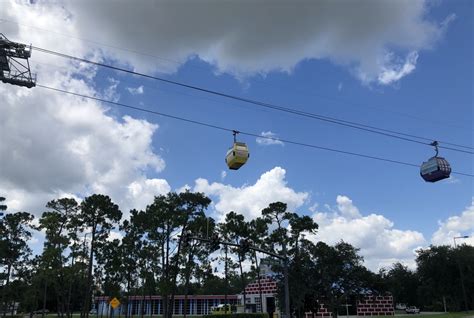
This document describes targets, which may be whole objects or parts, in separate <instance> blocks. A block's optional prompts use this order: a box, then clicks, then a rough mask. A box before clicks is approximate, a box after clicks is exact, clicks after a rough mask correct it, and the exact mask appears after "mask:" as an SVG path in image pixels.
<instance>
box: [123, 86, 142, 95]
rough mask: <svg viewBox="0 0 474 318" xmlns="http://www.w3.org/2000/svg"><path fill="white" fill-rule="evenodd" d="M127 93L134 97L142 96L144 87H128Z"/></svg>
mask: <svg viewBox="0 0 474 318" xmlns="http://www.w3.org/2000/svg"><path fill="white" fill-rule="evenodd" d="M127 91H128V92H129V93H130V94H132V95H141V94H143V93H144V89H143V85H140V86H138V87H127Z"/></svg>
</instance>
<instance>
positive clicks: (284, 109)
mask: <svg viewBox="0 0 474 318" xmlns="http://www.w3.org/2000/svg"><path fill="white" fill-rule="evenodd" d="M33 48H34V49H35V50H38V51H40V52H43V53H47V54H52V55H56V56H59V57H63V58H68V59H72V60H76V61H80V62H84V63H89V64H93V65H97V66H101V67H105V68H109V69H112V70H116V71H120V72H125V73H128V74H132V75H137V76H141V77H145V78H149V79H154V80H157V81H161V82H165V83H168V84H172V85H177V86H181V87H185V88H189V89H193V90H197V91H200V92H205V93H208V94H213V95H217V96H221V97H225V98H230V99H234V100H238V101H241V102H245V103H249V104H254V105H257V106H261V107H266V108H271V109H275V110H278V111H282V112H287V113H292V114H295V115H299V116H303V117H308V118H313V119H317V120H321V121H325V122H330V123H333V124H337V125H341V126H346V127H350V128H354V129H358V130H363V131H367V132H371V133H375V134H379V135H383V136H387V137H392V138H396V139H400V140H404V141H409V142H413V143H418V144H423V145H426V146H429V145H430V143H425V142H421V141H418V140H413V139H409V138H405V137H400V136H396V135H393V134H390V133H395V134H399V135H404V136H410V137H413V138H418V139H423V140H429V141H432V139H429V138H425V137H420V136H416V135H410V134H405V133H400V132H396V131H393V130H388V129H383V128H378V127H374V126H369V125H364V124H359V123H356V122H351V121H347V120H342V119H338V118H333V117H328V116H322V115H318V114H314V113H309V112H304V111H300V110H295V109H291V108H287V107H282V106H278V105H274V104H270V103H266V102H261V101H257V100H252V99H247V98H244V97H239V96H235V95H230V94H226V93H222V92H218V91H214V90H210V89H206V88H203V87H198V86H194V85H189V84H185V83H181V82H177V81H173V80H169V79H165V78H161V77H157V76H152V75H148V74H144V73H139V72H135V71H132V70H127V69H124V68H121V67H117V66H112V65H108V64H104V63H100V62H94V61H91V60H87V59H84V58H80V57H76V56H72V55H68V54H64V53H60V52H55V51H51V50H47V49H43V48H40V47H36V46H33ZM388 132H390V133H388ZM439 142H441V143H444V144H450V145H453V146H456V147H462V148H468V149H474V147H469V146H462V145H457V144H454V143H449V142H443V141H439ZM439 147H440V148H443V149H447V150H452V151H458V152H462V153H467V154H474V152H472V151H466V150H461V149H455V148H451V147H446V146H439Z"/></svg>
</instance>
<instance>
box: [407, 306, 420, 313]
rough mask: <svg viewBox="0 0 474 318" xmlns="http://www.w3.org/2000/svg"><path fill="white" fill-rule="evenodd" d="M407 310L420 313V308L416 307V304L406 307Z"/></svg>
mask: <svg viewBox="0 0 474 318" xmlns="http://www.w3.org/2000/svg"><path fill="white" fill-rule="evenodd" d="M405 312H406V313H407V314H419V313H420V309H419V308H416V307H415V306H410V307H407V308H405Z"/></svg>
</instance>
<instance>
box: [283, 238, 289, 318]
mask: <svg viewBox="0 0 474 318" xmlns="http://www.w3.org/2000/svg"><path fill="white" fill-rule="evenodd" d="M286 253H287V252H286V242H283V276H284V277H283V281H284V282H283V283H284V289H285V318H290V283H289V277H288V257H287V255H286Z"/></svg>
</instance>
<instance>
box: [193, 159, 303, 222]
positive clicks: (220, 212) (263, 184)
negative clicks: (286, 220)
mask: <svg viewBox="0 0 474 318" xmlns="http://www.w3.org/2000/svg"><path fill="white" fill-rule="evenodd" d="M285 176H286V171H285V169H282V168H280V167H275V168H273V169H272V170H270V171H267V172H265V173H264V174H262V175H261V176H260V178H259V179H258V180H257V181H256V182H255V184H253V185H244V186H242V187H240V188H235V187H232V186H230V185H225V184H222V183H217V182H214V183H211V184H210V183H209V181H207V180H206V179H197V180H196V182H195V186H194V191H199V192H204V193H206V194H207V195H209V196H211V197H213V198H214V200H213V201H214V202H215V205H214V207H215V210H216V212H217V217H218V219H222V218H223V217H224V216H225V214H226V213H228V212H230V211H235V212H238V213H241V214H243V215H245V216H246V217H247V218H248V219H253V218H255V217H257V216H260V215H261V211H262V209H264V208H266V207H267V206H268V205H269V204H270V203H272V202H275V201H282V202H285V203H287V204H288V210H289V211H295V210H296V209H297V208H299V207H301V206H302V205H303V204H304V203H305V201H306V199H307V198H308V193H306V192H296V191H295V190H293V189H291V188H290V187H288V186H287V182H286V180H285Z"/></svg>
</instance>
